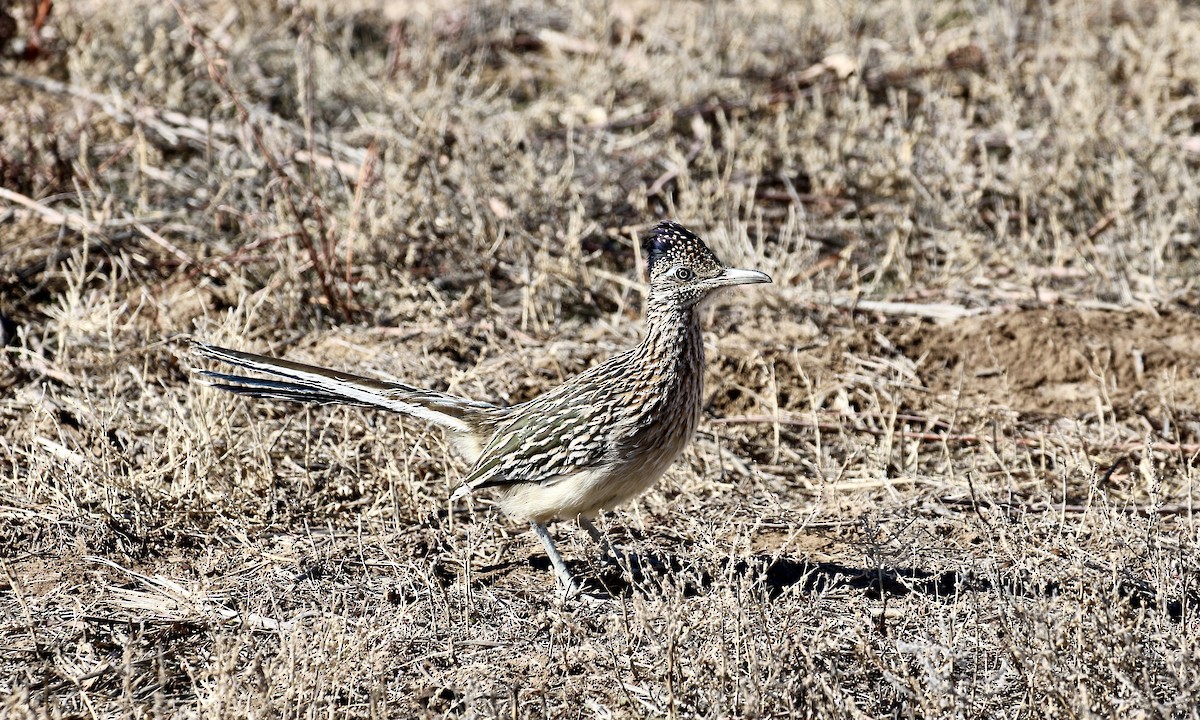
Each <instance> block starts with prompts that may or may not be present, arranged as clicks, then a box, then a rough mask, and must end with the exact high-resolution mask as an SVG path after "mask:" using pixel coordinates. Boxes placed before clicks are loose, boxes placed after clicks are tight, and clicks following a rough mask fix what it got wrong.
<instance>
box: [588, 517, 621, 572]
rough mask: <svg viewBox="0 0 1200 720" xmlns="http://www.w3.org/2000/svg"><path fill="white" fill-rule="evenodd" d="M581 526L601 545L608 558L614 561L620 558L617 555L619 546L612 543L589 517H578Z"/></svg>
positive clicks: (602, 551)
mask: <svg viewBox="0 0 1200 720" xmlns="http://www.w3.org/2000/svg"><path fill="white" fill-rule="evenodd" d="M578 522H579V527H581V528H583V529H584V530H586V531H587V534H588V535H591V536H592V541H593V542H595V543H596V544H597V545H599V546H600V552H601V553H603V554H604V555H605V556H606V559H611V560H613V561H614V562H615V561H617V560H619V559H620V556H619V555H617V548H616V547H615V546H614V545H613V544H612V540H609V539H608V536H607V535H605V534H604V533H602V532H600V528H598V527H596V524H595V523H593V522H592V521H591V520H590V519H589V518H585V517H584V516H582V515H580V516H579V518H578Z"/></svg>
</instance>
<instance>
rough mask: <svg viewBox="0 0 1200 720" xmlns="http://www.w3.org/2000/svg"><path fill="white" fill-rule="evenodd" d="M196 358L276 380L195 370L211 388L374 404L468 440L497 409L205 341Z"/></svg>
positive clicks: (309, 400) (487, 424)
mask: <svg viewBox="0 0 1200 720" xmlns="http://www.w3.org/2000/svg"><path fill="white" fill-rule="evenodd" d="M192 349H193V350H194V351H195V352H196V353H197V354H198V355H200V356H201V357H205V358H208V359H210V360H218V361H220V362H223V363H227V364H229V365H233V366H235V367H240V368H245V369H246V370H252V371H254V372H259V373H263V374H265V375H271V376H273V377H274V378H276V379H270V380H268V379H266V378H256V377H247V376H245V375H234V374H232V373H223V372H216V371H213V370H199V371H197V372H199V373H200V374H201V375H203V376H205V377H206V378H208V379H209V380H210V381H211V384H212V386H213V387H216V388H220V389H221V390H227V391H229V392H232V393H237V394H239V395H250V396H252V397H261V398H273V399H277V400H293V401H297V402H306V403H318V404H322V405H327V404H341V405H359V406H363V407H377V408H383V409H385V410H391V411H393V412H398V413H403V414H405V415H411V416H413V417H416V418H421V419H422V420H428V421H429V422H432V423H434V424H436V425H441V426H442V427H444V428H446V429H447V430H450V431H452V432H453V433H454V434H455V435H457V436H459V437H461V438H462V439H470V440H473V441H474V442H470V443H469V444H470V445H474V444H476V443H477V442H478V440H477V438H479V437H480V436H481V435H484V434H485V432H484V431H485V429H486V428H489V427H490V426H491V425H492V424H493V423H494V421H495V415H496V413H498V412H501V409H500V408H498V407H497V406H495V405H489V404H488V403H483V402H477V401H475V400H467V399H465V398H460V397H455V396H453V395H447V394H445V393H439V392H435V391H433V390H423V389H421V388H415V387H412V386H411V385H404V384H403V383H395V382H385V381H383V380H373V379H371V378H365V377H361V376H359V375H351V374H350V373H345V372H340V371H338V370H330V369H328V368H322V367H317V366H315V365H304V364H302V363H298V362H292V361H291V360H281V359H279V358H273V357H267V356H266V355H255V354H254V353H248V352H241V351H239V350H230V349H228V348H223V347H217V346H216V345H209V344H207V343H201V342H195V343H192Z"/></svg>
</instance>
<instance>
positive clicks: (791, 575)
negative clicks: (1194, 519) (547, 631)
mask: <svg viewBox="0 0 1200 720" xmlns="http://www.w3.org/2000/svg"><path fill="white" fill-rule="evenodd" d="M529 563H530V565H532V566H533V567H534V568H536V569H538V570H540V571H543V572H546V573H548V576H547V577H548V580H549V581H550V582H553V580H552V578H553V574H552V571H551V570H550V562H549V560H547V559H546V558H544V557H540V556H534V557H531V558H530V560H529ZM506 565H508V564H507V563H506ZM571 570H572V572H574V573H575V574H576V576H577V578H578V579H579V581H580V582H581V583H582V584H583V586H584V589H585V590H586V591H588V592H592V593H595V594H607V595H609V596H612V597H618V596H628V595H629V594H631V593H632V592H633V591H634V588H635V587H636V588H642V589H645V588H647V587H654V586H662V585H664V584H665V583H666V582H668V581H672V579H674V581H675V582H678V581H679V580H682V581H683V590H684V596H685V597H690V596H695V595H699V594H702V593H705V592H707V591H708V589H709V588H710V587H711V586H712V585H713V584H714V582H719V578H720V577H722V576H724V577H729V576H735V577H736V576H740V577H750V578H752V579H753V580H754V581H756V582H759V583H761V584H762V586H763V588H764V590H765V592H766V594H767V596H768V597H770V598H772V599H775V598H778V597H780V596H781V595H783V594H784V593H786V592H789V591H799V592H801V593H812V594H823V593H827V592H830V591H835V590H851V591H860V592H862V593H864V594H865V595H866V596H867V597H869V598H873V599H881V598H885V597H891V598H898V597H904V596H907V595H913V594H916V595H922V596H926V597H931V598H936V599H945V600H947V601H950V600H954V599H956V598H959V597H961V596H962V595H963V594H964V593H990V592H994V591H995V592H998V593H1000V594H1001V595H1007V596H1016V597H1054V596H1057V595H1058V594H1059V593H1060V592H1063V590H1064V588H1063V585H1062V583H1059V582H1049V583H1046V582H1037V581H1034V580H1032V579H1030V578H1024V577H1019V576H1007V577H1004V578H1002V579H1001V580H999V581H997V580H995V579H989V578H986V577H982V576H980V575H978V574H975V573H971V572H960V571H954V570H946V571H942V572H931V571H928V570H922V569H920V568H914V567H886V566H883V567H874V568H870V567H859V566H855V565H849V564H845V563H839V562H816V561H809V560H803V559H796V558H790V557H772V556H769V555H754V556H751V557H749V558H743V559H739V560H724V561H722V562H721V563H720V564H719V566H718V567H717V568H713V567H712V566H711V565H708V564H705V563H698V562H688V561H684V560H681V559H679V558H678V557H676V556H673V555H667V554H659V553H641V554H622V557H621V559H620V560H619V561H616V560H613V559H612V558H607V559H606V561H605V562H604V563H603V565H599V564H588V563H573V564H571ZM793 589H795V590H793ZM1113 594H1114V596H1115V598H1117V599H1120V600H1123V601H1125V602H1127V603H1129V604H1130V605H1131V606H1132V607H1134V608H1148V609H1156V610H1161V611H1164V612H1166V613H1167V615H1168V616H1169V617H1170V618H1171V619H1172V620H1175V621H1181V620H1182V619H1183V618H1184V617H1185V615H1186V616H1195V614H1196V612H1197V610H1198V609H1200V592H1198V591H1196V590H1190V589H1189V590H1188V591H1187V592H1186V593H1184V595H1183V596H1182V597H1174V598H1172V597H1169V596H1167V595H1166V594H1165V593H1159V592H1157V591H1156V590H1155V588H1154V586H1153V585H1151V584H1150V583H1148V582H1145V581H1142V580H1138V579H1136V578H1132V577H1127V578H1125V579H1122V580H1120V581H1119V582H1118V583H1117V584H1116V586H1115V587H1114V592H1113Z"/></svg>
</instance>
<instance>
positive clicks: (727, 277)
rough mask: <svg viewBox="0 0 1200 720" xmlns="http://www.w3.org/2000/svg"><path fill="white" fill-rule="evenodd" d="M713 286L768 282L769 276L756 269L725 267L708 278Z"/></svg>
mask: <svg viewBox="0 0 1200 720" xmlns="http://www.w3.org/2000/svg"><path fill="white" fill-rule="evenodd" d="M709 282H710V283H712V285H713V286H714V287H728V286H730V285H749V284H752V283H769V282H771V276H770V275H768V274H766V273H764V272H759V271H757V270H743V269H741V268H725V272H723V273H721V274H720V275H718V276H716V277H715V278H713V279H712V280H709Z"/></svg>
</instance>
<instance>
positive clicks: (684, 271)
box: [674, 267, 696, 282]
mask: <svg viewBox="0 0 1200 720" xmlns="http://www.w3.org/2000/svg"><path fill="white" fill-rule="evenodd" d="M674 275H675V279H676V280H678V281H679V282H687V281H689V280H692V279H694V278H695V277H696V273H694V272H692V271H691V269H690V268H685V267H677V268H675V272H674Z"/></svg>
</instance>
